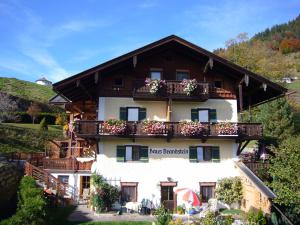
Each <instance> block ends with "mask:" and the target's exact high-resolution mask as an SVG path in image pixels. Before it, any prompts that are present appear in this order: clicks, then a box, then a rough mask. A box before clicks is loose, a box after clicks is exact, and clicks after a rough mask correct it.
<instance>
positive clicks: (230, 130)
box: [215, 122, 238, 136]
mask: <svg viewBox="0 0 300 225" xmlns="http://www.w3.org/2000/svg"><path fill="white" fill-rule="evenodd" d="M215 126H216V132H217V134H218V135H219V136H226V135H230V136H231V135H237V131H238V127H237V124H236V123H230V122H220V123H217V124H216V125H215Z"/></svg>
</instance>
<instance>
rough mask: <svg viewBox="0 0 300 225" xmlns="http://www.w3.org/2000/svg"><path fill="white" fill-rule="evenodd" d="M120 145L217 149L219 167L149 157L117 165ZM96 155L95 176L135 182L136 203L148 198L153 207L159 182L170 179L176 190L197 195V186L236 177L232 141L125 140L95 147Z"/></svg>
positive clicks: (181, 157)
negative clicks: (210, 147)
mask: <svg viewBox="0 0 300 225" xmlns="http://www.w3.org/2000/svg"><path fill="white" fill-rule="evenodd" d="M118 144H122V145H126V144H128V145H146V146H149V147H151V148H177V149H178V148H179V149H188V147H189V146H191V145H194V146H195V145H210V146H211V145H214V146H220V156H221V162H220V163H211V162H201V163H191V162H189V155H188V154H186V155H175V156H166V155H163V156H160V155H158V156H154V155H149V162H148V163H142V162H125V163H122V162H117V161H116V146H117V145H118ZM99 148H100V154H99V155H98V156H97V162H95V164H96V165H94V166H93V169H94V170H96V172H97V173H98V174H101V175H103V176H104V177H107V178H115V177H116V178H121V181H122V182H138V201H141V200H142V199H143V198H148V199H151V200H153V201H154V202H156V203H159V202H160V185H159V184H160V182H161V181H167V178H168V177H171V178H172V179H173V180H174V181H178V187H188V188H192V189H194V190H195V191H197V192H199V190H200V187H199V182H217V180H218V179H220V178H223V177H228V176H237V175H238V173H237V171H236V169H235V168H234V163H233V160H232V156H233V148H235V149H236V143H235V142H234V141H233V140H215V141H212V140H209V141H207V142H206V143H202V142H201V141H196V140H172V141H171V142H166V141H165V140H164V141H162V140H157V139H152V140H151V139H148V140H146V139H144V140H136V142H135V143H133V142H132V141H130V140H128V141H127V142H125V141H124V140H123V141H122V140H115V141H104V142H100V143H99Z"/></svg>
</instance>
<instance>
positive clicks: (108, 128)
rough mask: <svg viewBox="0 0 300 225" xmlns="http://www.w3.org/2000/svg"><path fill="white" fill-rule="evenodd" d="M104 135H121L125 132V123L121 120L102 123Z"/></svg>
mask: <svg viewBox="0 0 300 225" xmlns="http://www.w3.org/2000/svg"><path fill="white" fill-rule="evenodd" d="M103 127H104V131H105V133H109V134H112V135H118V134H122V133H124V132H125V130H126V127H127V126H126V122H125V121H123V120H117V119H109V120H107V121H105V122H104V123H103Z"/></svg>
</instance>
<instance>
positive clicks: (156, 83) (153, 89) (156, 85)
mask: <svg viewBox="0 0 300 225" xmlns="http://www.w3.org/2000/svg"><path fill="white" fill-rule="evenodd" d="M145 84H146V86H148V87H150V93H151V94H156V93H158V92H159V91H160V90H161V89H162V88H163V87H165V86H166V81H165V80H157V79H154V80H152V79H150V78H146V80H145Z"/></svg>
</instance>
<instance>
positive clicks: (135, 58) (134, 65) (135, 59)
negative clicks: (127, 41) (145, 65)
mask: <svg viewBox="0 0 300 225" xmlns="http://www.w3.org/2000/svg"><path fill="white" fill-rule="evenodd" d="M132 63H133V68H135V67H136V64H137V56H136V55H135V56H133V58H132Z"/></svg>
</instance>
